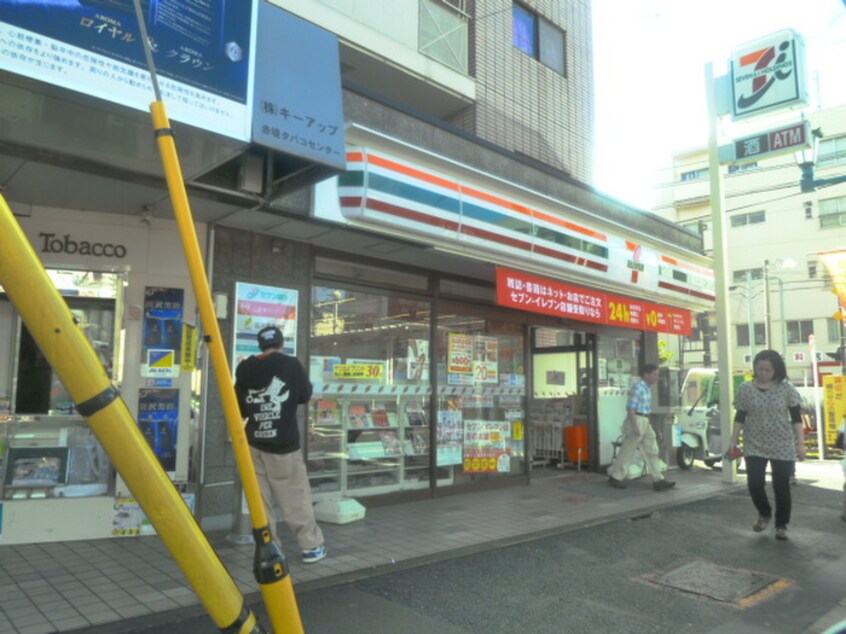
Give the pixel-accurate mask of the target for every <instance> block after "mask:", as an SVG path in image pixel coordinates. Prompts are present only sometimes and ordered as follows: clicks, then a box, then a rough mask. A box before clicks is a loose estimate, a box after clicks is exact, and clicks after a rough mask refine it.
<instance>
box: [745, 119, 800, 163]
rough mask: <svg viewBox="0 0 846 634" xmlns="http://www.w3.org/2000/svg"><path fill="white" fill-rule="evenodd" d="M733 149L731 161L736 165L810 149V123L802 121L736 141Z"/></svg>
mask: <svg viewBox="0 0 846 634" xmlns="http://www.w3.org/2000/svg"><path fill="white" fill-rule="evenodd" d="M733 147H734V157H733V159H732V160H734V161H735V162H737V163H748V162H750V161H757V160H758V159H762V158H765V157H769V156H778V155H780V154H788V153H790V152H795V151H797V150H800V149H802V148H807V147H811V122H810V121H802V122H800V123H797V124H794V125H791V126H787V127H784V128H778V129H776V130H768V131H766V132H761V133H760V134H754V135H752V136H748V137H745V138H742V139H738V140H737V141H735V142H734V144H733Z"/></svg>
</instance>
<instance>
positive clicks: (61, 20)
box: [0, 0, 254, 141]
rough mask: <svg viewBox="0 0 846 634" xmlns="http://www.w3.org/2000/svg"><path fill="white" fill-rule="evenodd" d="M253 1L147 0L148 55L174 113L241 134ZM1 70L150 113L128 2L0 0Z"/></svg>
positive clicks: (245, 129)
mask: <svg viewBox="0 0 846 634" xmlns="http://www.w3.org/2000/svg"><path fill="white" fill-rule="evenodd" d="M253 5H254V3H253V2H252V1H251V0H237V1H233V0H217V1H216V2H196V1H194V0H143V1H142V2H141V6H142V10H143V12H144V17H145V19H146V22H147V29H148V33H149V37H150V42H151V48H152V55H153V59H154V63H155V66H156V71H157V74H158V75H159V81H160V85H161V90H162V98H163V100H164V101H165V102H166V103H167V104H168V105H169V109H170V110H171V113H170V114H171V116H173V117H174V118H175V119H177V120H179V121H183V122H186V123H189V122H190V124H191V125H194V126H197V127H201V128H204V129H206V130H209V131H213V132H217V133H219V134H224V135H227V136H230V137H233V138H236V139H240V140H242V141H248V140H249V138H250V117H249V115H250V113H249V110H248V103H247V101H248V99H247V94H248V92H247V90H248V83H249V74H250V58H251V56H252V47H253V42H252V22H253V11H254V6H253ZM0 40H2V41H3V43H4V44H3V52H2V54H0V68H2V69H3V70H8V71H10V72H13V73H17V74H19V75H24V76H26V77H33V78H35V79H38V80H40V81H44V82H47V83H50V84H54V85H57V86H62V87H64V88H68V89H70V90H75V91H78V92H82V93H85V94H88V95H91V96H94V97H98V98H100V99H105V100H107V101H111V102H115V103H119V104H121V105H124V106H128V107H130V108H135V109H138V110H143V111H147V109H148V106H149V103H150V101H152V99H153V89H152V82H151V79H150V74H149V72H148V70H147V62H146V59H145V54H144V47H143V46H142V44H141V34H140V30H139V26H138V20H137V18H136V14H135V7H134V2H133V0H78V1H76V2H68V1H67V0H41V1H40V2H19V1H16V0H0Z"/></svg>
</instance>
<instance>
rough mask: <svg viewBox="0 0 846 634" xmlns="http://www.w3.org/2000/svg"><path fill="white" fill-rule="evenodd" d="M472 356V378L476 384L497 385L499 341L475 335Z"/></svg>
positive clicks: (494, 338)
mask: <svg viewBox="0 0 846 634" xmlns="http://www.w3.org/2000/svg"><path fill="white" fill-rule="evenodd" d="M474 339H475V352H474V355H473V377H474V378H475V380H476V383H493V384H498V383H499V377H498V368H499V340H498V339H497V338H496V337H483V336H481V335H476V336H475V337H474Z"/></svg>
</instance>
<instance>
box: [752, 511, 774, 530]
mask: <svg viewBox="0 0 846 634" xmlns="http://www.w3.org/2000/svg"><path fill="white" fill-rule="evenodd" d="M769 523H770V518H769V517H764V516H763V515H760V516H759V517H758V521H757V522H755V525H754V526H752V530H753V531H755V532H756V533H761V532H763V531H765V530H766V529H767V525H768V524H769Z"/></svg>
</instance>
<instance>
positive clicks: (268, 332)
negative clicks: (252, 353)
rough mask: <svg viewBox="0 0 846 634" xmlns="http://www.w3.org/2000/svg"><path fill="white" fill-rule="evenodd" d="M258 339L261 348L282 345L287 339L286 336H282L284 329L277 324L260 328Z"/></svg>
mask: <svg viewBox="0 0 846 634" xmlns="http://www.w3.org/2000/svg"><path fill="white" fill-rule="evenodd" d="M256 339H258V347H259V350H267V349H268V348H276V347H278V346H281V345H282V344H283V343H284V341H285V337H283V336H282V331H281V330H279V328H277V327H276V326H268V327H267V328H262V329H261V330H259V332H258V335H256Z"/></svg>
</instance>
